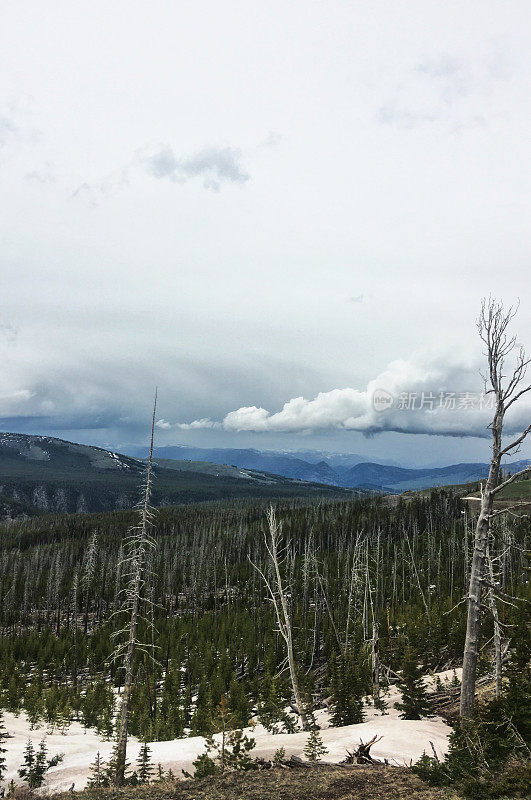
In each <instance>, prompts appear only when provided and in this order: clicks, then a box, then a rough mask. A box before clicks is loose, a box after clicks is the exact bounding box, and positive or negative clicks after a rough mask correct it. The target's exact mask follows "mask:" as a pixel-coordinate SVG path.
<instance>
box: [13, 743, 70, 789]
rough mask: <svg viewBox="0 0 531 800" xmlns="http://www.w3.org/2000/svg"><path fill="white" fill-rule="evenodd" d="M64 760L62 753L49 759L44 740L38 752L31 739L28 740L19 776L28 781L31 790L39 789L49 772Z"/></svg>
mask: <svg viewBox="0 0 531 800" xmlns="http://www.w3.org/2000/svg"><path fill="white" fill-rule="evenodd" d="M63 758H64V756H63V754H62V753H59V754H57V755H55V756H53V757H52V758H48V750H47V748H46V743H45V741H44V739H42V741H41V742H40V744H39V748H38V750H35V748H34V746H33V742H32V741H31V739H28V743H27V745H26V748H25V750H24V763H23V764H22V766H21V767H20V769H19V770H18V774H19V775H20V777H21V778H22V779H23V780H25V781H26V783H27V784H28V786H29V788H30V789H38V788H39V787H40V786H42V784H43V783H44V777H45V775H46V773H47V772H48V770H49V769H51V768H52V767H55V766H56V765H57V764H59V763H60V762H61V761H62V760H63Z"/></svg>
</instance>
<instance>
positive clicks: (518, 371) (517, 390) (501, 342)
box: [460, 299, 531, 717]
mask: <svg viewBox="0 0 531 800" xmlns="http://www.w3.org/2000/svg"><path fill="white" fill-rule="evenodd" d="M515 313H516V311H514V310H513V309H512V308H509V309H508V311H504V309H503V307H502V305H501V304H499V303H496V302H495V301H493V300H492V299H489V301H488V303H487V302H485V301H484V302H483V304H482V308H481V314H480V318H479V321H478V330H479V335H480V337H481V339H482V341H483V342H484V343H485V345H486V347H487V353H486V355H487V360H488V372H489V375H488V380H489V383H490V389H489V390H488V391H489V392H490V393H492V394H493V395H494V398H495V412H494V419H493V421H492V424H491V431H492V457H491V463H490V469H489V476H488V478H487V483H486V485H485V488H484V490H483V492H482V495H481V507H480V512H479V517H478V521H477V525H476V534H475V538H474V552H473V555H472V566H471V570H470V580H469V585H468V598H467V602H468V612H467V626H466V637H465V648H464V653H463V675H462V679H461V702H460V714H461V716H462V717H467V716H470V713H471V711H472V708H473V706H474V696H475V691H476V670H477V661H478V652H479V639H480V635H481V599H482V593H483V589H484V578H485V566H486V556H487V545H488V536H489V529H490V521H491V519H492V517H493V506H494V497H495V495H496V494H497V493H498V492H499V491H500V490H501V489H503V488H504V487H505V486H507V485H508V484H510V483H512V482H513V481H514V480H515V479H516V478H518V477H519V476H520V475H523V474H524V473H526V472H528V471H529V468H527V469H524V470H521V471H520V472H518V473H515V474H514V475H512V476H511V477H510V478H508V479H507V480H505V481H503V482H501V483H500V470H501V462H502V458H503V457H504V456H506V455H508V454H509V453H511V454H514V453H515V452H518V448H519V446H520V444H521V443H522V442H523V440H524V439H525V437H526V436H527V434H528V433H529V432H530V431H531V425H529V426H528V427H527V428H526V429H525V430H524V432H523V433H522V434H521V435H520V436H518V437H517V438H516V439H515V440H514V441H513V442H511V444H509V445H507V446H506V447H502V433H503V420H504V416H505V413H506V411H507V410H508V409H509V408H510V406H511V405H512V404H513V403H515V402H516V401H517V400H518V398H519V397H521V396H522V395H523V394H525V393H526V392H529V391H531V385H529V386H526V387H524V388H521V382H522V381H523V379H524V377H525V373H526V369H527V366H528V364H529V363H530V359H528V358H526V355H525V352H524V350H523V348H522V347H520V348H519V351H518V353H517V356H516V365H515V367H514V370H513V373H512V376H511V378H510V380H509V381H508V382H507V383H506V384H505V385H504V383H503V380H504V378H505V374H504V363H505V359H506V357H507V356H508V355H509V354H510V353H511V352H512V351H513V350H514V348H515V347H516V338H515V337H508V335H507V328H508V325H509V323H510V322H511V320H512V318H513V317H514V315H515ZM485 382H487V381H485ZM496 513H498V512H496Z"/></svg>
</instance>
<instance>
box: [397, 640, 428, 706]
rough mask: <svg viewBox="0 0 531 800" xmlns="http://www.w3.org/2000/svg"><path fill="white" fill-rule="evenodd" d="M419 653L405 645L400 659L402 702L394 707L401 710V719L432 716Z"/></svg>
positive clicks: (399, 685)
mask: <svg viewBox="0 0 531 800" xmlns="http://www.w3.org/2000/svg"><path fill="white" fill-rule="evenodd" d="M418 662H419V654H418V652H417V651H416V650H414V649H413V648H412V647H411V646H410V645H408V646H407V648H406V651H405V653H404V659H403V661H402V674H401V679H400V682H399V684H398V688H399V691H400V694H401V695H402V702H401V703H396V707H397V708H398V709H399V710H400V711H401V712H402V713H401V714H400V716H401V717H402V719H422V717H430V716H433V713H432V711H431V708H430V701H429V699H428V693H427V691H426V687H425V686H424V682H423V680H422V676H423V671H422V669H421V667H419V663H418Z"/></svg>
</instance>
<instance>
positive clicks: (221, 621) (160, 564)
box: [0, 490, 529, 741]
mask: <svg viewBox="0 0 531 800" xmlns="http://www.w3.org/2000/svg"><path fill="white" fill-rule="evenodd" d="M266 511H267V507H266V505H265V504H263V503H261V502H241V503H233V504H229V503H219V504H218V503H213V504H204V505H197V506H187V507H173V508H162V509H159V510H158V511H157V512H156V516H155V518H154V522H153V528H152V534H153V538H154V540H155V543H156V546H155V547H154V548H153V549H152V550H151V551H150V553H149V554H148V559H149V561H148V565H147V570H146V572H147V574H148V578H147V579H146V581H145V585H144V591H143V594H142V599H141V607H140V615H139V623H138V640H139V642H140V643H141V645H140V646H139V647H137V649H136V653H135V659H134V670H133V687H132V697H131V715H130V724H129V730H130V732H131V733H132V734H134V735H135V736H137V737H138V738H139V739H140V740H142V741H154V740H165V739H173V738H176V737H182V736H185V735H188V734H189V735H199V734H201V735H208V734H210V733H212V732H213V731H215V730H217V729H218V728H216V709H217V707H218V706H219V703H220V701H221V698H222V697H223V698H224V702H225V701H226V703H227V705H228V708H229V710H230V714H231V720H232V727H235V728H238V727H239V728H241V727H244V726H246V725H247V724H248V722H249V719H250V718H251V716H252V715H253V714H257V715H258V719H259V720H260V721H261V722H262V723H263V724H264V725H266V726H267V727H268V728H269V729H270V730H271V731H273V732H275V731H282V730H284V731H286V732H289V731H290V730H293V729H294V727H295V724H296V717H294V716H293V715H290V714H289V713H286V710H285V709H286V707H287V706H290V704H292V703H293V696H292V687H291V684H290V681H289V673H288V670H287V664H286V652H285V648H284V645H283V641H282V638H281V636H280V635H279V631H278V626H277V624H276V620H275V617H274V610H273V607H272V604H271V603H270V602H269V599H268V596H267V592H266V590H265V586H264V582H263V580H262V577H261V575H260V572H259V570H258V569H257V568H256V567H257V566H259V567H260V570H261V571H262V572H263V574H264V575H265V576H266V577H267V575H268V573H270V571H271V564H270V563H269V560H268V553H267V550H266V549H265V545H264V530H265V527H266ZM276 515H277V519H278V521H279V523H281V526H282V527H281V537H282V560H281V570H282V573H283V575H284V578H285V585H286V586H288V587H289V589H288V591H287V592H286V594H287V602H288V607H289V614H290V618H291V625H292V630H293V646H294V652H295V661H296V668H297V673H298V676H299V684H300V687H301V693H302V696H303V702H304V705H305V707H306V708H307V709H308V713H309V714H310V715H311V713H312V709H314V708H317V707H319V706H320V705H321V704H322V703H323V701H327V702H329V703H330V706H331V708H332V710H333V721H334V723H335V724H343V725H344V724H349V723H353V722H358V721H361V720H362V719H363V704H362V697H363V696H365V695H370V694H371V693H373V694H374V691H375V686H374V684H375V680H376V681H377V682H378V687H377V690H378V693H379V694H378V698H377V699H379V700H380V702H385V700H384V698H385V690H386V686H387V685H388V683H389V681H392V682H394V681H395V679H397V678H398V677H399V676H400V674H401V671H402V668H403V666H404V665H407V663H411V662H412V661H413V662H415V663H418V664H420V665H421V672H422V673H428V672H430V671H433V672H436V671H441V670H443V669H448V668H451V667H453V666H457V665H459V664H460V661H461V659H462V652H463V642H464V635H465V613H464V604H463V597H464V595H465V593H466V581H467V577H468V573H469V560H470V553H471V545H472V535H473V525H472V520H471V518H470V514H469V512H468V510H467V508H466V506H465V504H463V503H462V502H461V501H460V500H459V499H458V498H457V497H456V496H455V495H453V494H451V493H450V492H448V491H445V490H434V491H432V492H431V494H430V495H429V496H426V497H420V496H418V497H413V498H411V499H396V498H395V500H394V502H390V501H389V499H385V498H373V499H366V500H358V501H349V502H330V501H322V502H307V501H301V502H297V501H291V502H280V503H278V505H277V506H276ZM135 520H136V512H134V511H131V512H113V513H107V514H99V515H79V516H57V517H52V516H50V517H45V518H36V519H27V520H25V521H20V522H13V523H9V524H7V523H6V524H4V525H3V528H2V531H1V550H0V554H1V555H0V570H1V572H0V596H1V598H2V603H1V609H0V635H1V639H0V653H1V664H2V673H1V676H0V679H1V695H0V696H1V703H2V707H3V708H4V709H5V710H8V711H11V712H18V711H20V710H21V709H23V710H24V711H25V712H26V714H27V715H28V717H29V719H30V720H31V721H32V723H33V724H35V725H36V724H38V723H39V721H45V722H46V723H47V724H48V725H51V726H58V727H60V726H68V725H69V724H70V721H71V720H72V719H74V718H76V719H79V720H81V721H82V722H83V724H84V725H85V726H86V727H87V728H88V727H93V728H96V729H97V730H98V731H99V732H101V733H103V734H105V735H107V736H109V737H111V736H112V735H113V733H114V720H115V703H116V694H117V692H116V689H119V688H120V687H121V684H122V681H123V675H122V670H121V669H120V661H119V660H116V659H113V653H114V652H115V651H116V648H117V647H119V642H120V637H122V638H123V633H121V631H122V629H123V623H124V619H123V618H124V614H125V613H126V612H125V611H124V610H123V604H122V600H121V597H122V592H123V590H124V585H125V583H124V582H125V576H124V575H123V574H121V570H122V567H123V564H124V558H123V554H124V537H125V536H126V535H127V532H128V530H129V529H130V528H131V526H132V525H134V523H135ZM491 539H492V541H491V556H492V559H493V562H494V563H495V564H496V574H497V587H498V593H499V595H500V597H501V599H502V601H503V599H504V598H506V602H501V603H500V604H499V606H500V608H499V615H500V623H501V624H502V625H503V628H504V630H506V631H510V637H509V635H508V636H507V638H510V639H511V642H512V643H513V644H514V643H515V642H518V641H519V637H520V638H522V637H524V634H523V633H522V631H524V630H525V625H524V624H523V619H524V613H525V612H524V604H523V603H522V602H521V601H520V600H518V599H515V598H524V596H525V594H526V587H527V583H528V581H527V578H528V564H527V561H526V551H527V549H528V546H529V541H528V539H529V524H528V520H527V519H526V518H515V517H511V516H506V515H504V516H503V517H502V518H501V519H500V521H499V523H497V524H494V525H493V532H492V537H491ZM509 598H511V599H509ZM375 637H376V638H377V647H378V663H377V667H378V670H377V671H378V675H377V676H376V677H375V674H374V666H375V664H374V646H375V641H374V640H375ZM492 637H493V621H492V617H491V618H490V619H489V618H487V619H486V622H485V625H484V633H483V642H482V654H481V657H480V674H481V672H482V673H483V674H488V673H489V672H492V671H493V648H492ZM524 638H525V637H524ZM413 694H414V693H413ZM381 698H383V699H381ZM420 702H421V705H420V708H421V711H422V715H424V714H425V713H428V712H427V709H425V708H423V707H422V702H425V699H424V701H422V698H421V701H420ZM411 703H413V704H414V698H413V700H411V698H410V705H411ZM409 718H415V716H414V715H413V717H411V716H410V717H409Z"/></svg>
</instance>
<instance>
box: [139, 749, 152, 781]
mask: <svg viewBox="0 0 531 800" xmlns="http://www.w3.org/2000/svg"><path fill="white" fill-rule="evenodd" d="M136 763H137V775H138V782H139V783H149V781H150V780H151V779H152V777H153V765H152V763H151V750H150V749H149V747H148V744H147V742H144V744H143V745H142V747H141V748H140V750H139V753H138V759H137V762H136Z"/></svg>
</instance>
